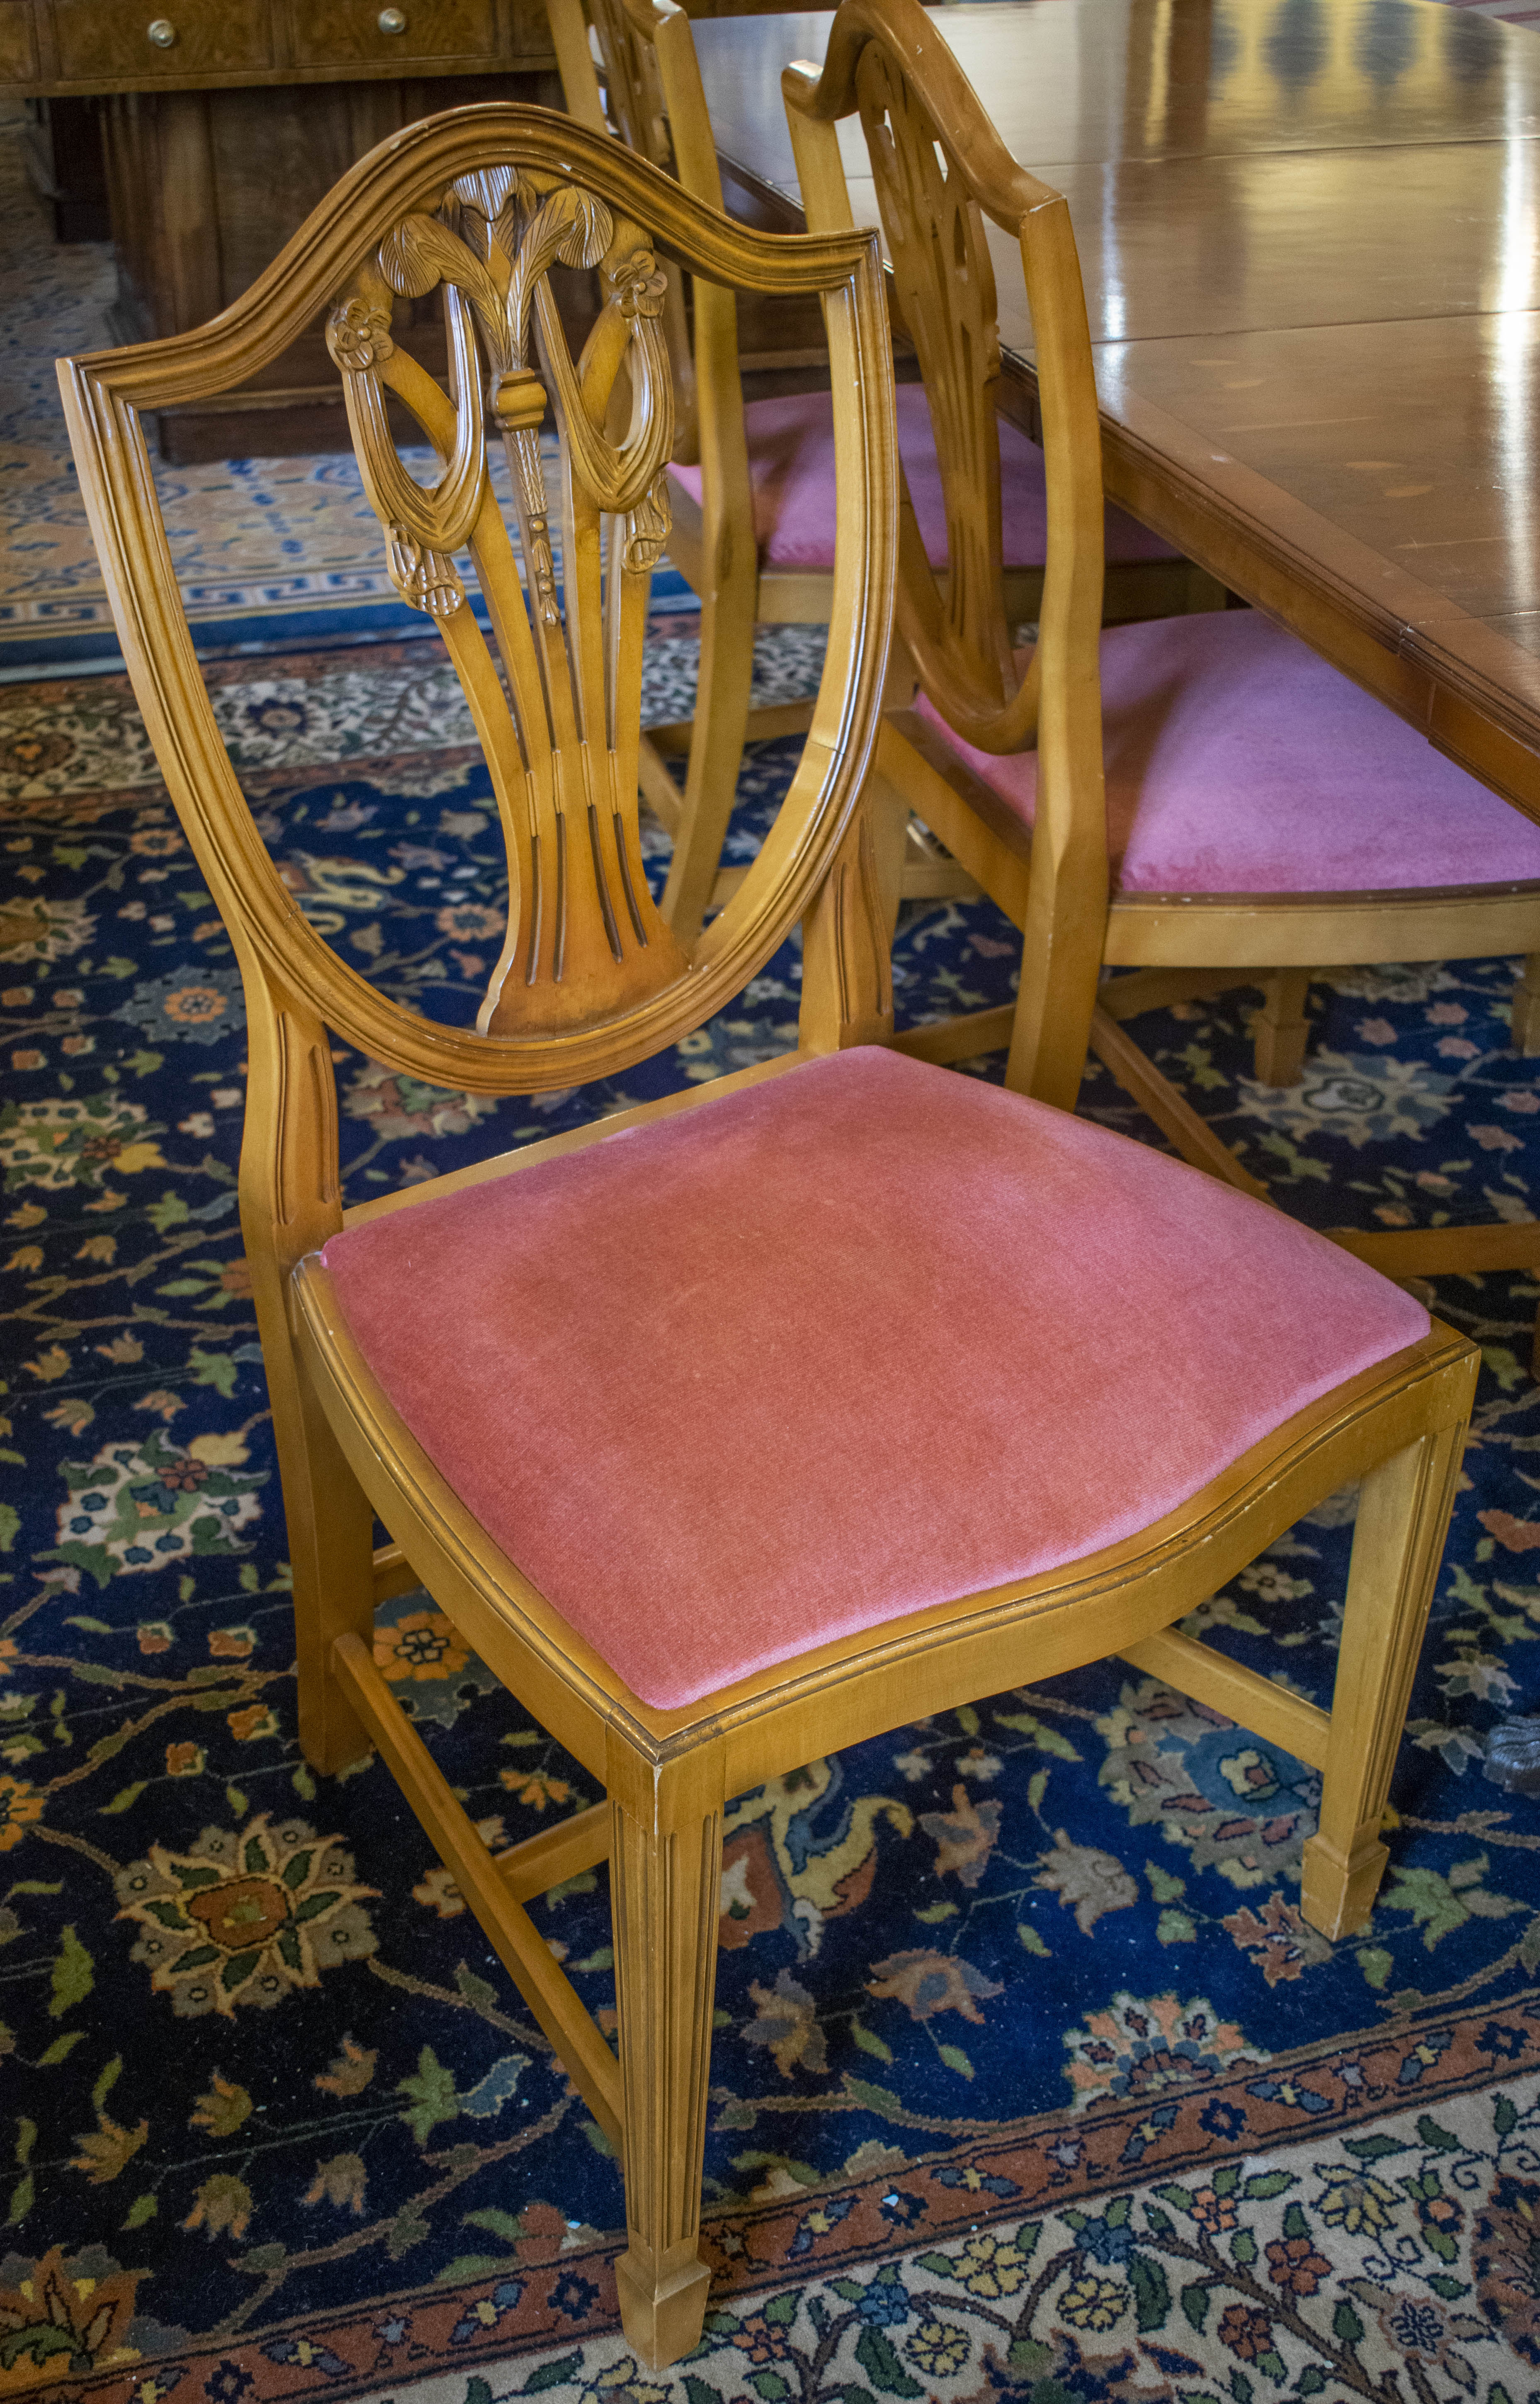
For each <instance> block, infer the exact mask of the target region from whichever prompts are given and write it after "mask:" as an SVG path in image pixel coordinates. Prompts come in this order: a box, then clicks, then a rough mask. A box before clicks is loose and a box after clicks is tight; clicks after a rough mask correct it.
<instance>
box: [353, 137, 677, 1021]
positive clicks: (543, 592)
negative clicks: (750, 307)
mask: <svg viewBox="0 0 1540 2404" xmlns="http://www.w3.org/2000/svg"><path fill="white" fill-rule="evenodd" d="M558 264H561V265H562V266H566V267H572V268H587V269H594V270H597V271H598V274H599V281H600V290H601V294H602V297H603V304H604V305H603V307H602V309H601V311H600V314H599V316H598V319H597V321H596V323H595V325H594V327H593V330H592V332H591V333H590V337H589V339H588V341H587V342H586V343H585V345H584V347H583V352H582V356H580V358H578V359H577V360H576V362H575V361H574V359H573V357H572V354H571V351H570V350H569V348H568V345H567V340H566V335H565V333H564V331H563V328H562V320H561V316H560V314H559V313H558V310H557V305H556V301H555V297H554V295H553V293H552V291H551V287H550V282H549V271H550V270H551V268H552V267H553V266H556V265H558ZM667 288H668V287H667V282H666V278H665V275H664V272H663V270H662V269H661V267H660V266H659V262H658V259H657V258H656V257H655V255H654V252H653V250H652V247H651V245H650V243H649V241H648V238H647V236H646V234H645V231H643V230H642V229H641V228H639V227H638V226H636V225H634V224H631V223H629V222H626V221H624V220H617V218H616V217H615V215H614V213H613V212H612V211H611V210H610V209H609V208H608V207H606V205H605V204H604V202H603V201H600V200H598V199H596V198H594V196H593V195H592V194H591V193H589V192H585V191H583V190H581V189H576V188H574V187H572V186H570V185H564V184H561V183H558V182H557V181H556V180H555V179H554V178H553V177H549V176H542V175H529V174H525V173H522V172H520V171H519V170H517V169H515V168H512V167H497V168H492V169H488V170H484V171H482V172H480V173H478V174H476V175H465V176H463V177H461V178H460V179H459V181H457V182H456V183H454V184H452V185H451V187H450V189H448V191H447V192H446V193H445V194H444V197H443V200H442V203H440V205H439V208H438V210H437V214H435V215H428V214H426V213H425V212H423V213H416V214H413V215H412V216H410V217H404V218H402V219H401V221H400V222H399V223H398V224H397V225H396V226H395V228H394V230H393V231H391V232H390V233H389V234H388V235H387V236H386V237H385V239H384V240H383V241H382V242H381V243H380V244H379V245H378V246H377V247H376V249H375V250H374V252H373V253H372V255H371V257H370V258H369V259H368V260H367V261H366V263H365V265H364V266H363V267H362V268H360V270H359V271H358V273H357V274H356V275H355V276H354V279H353V282H352V284H351V285H350V287H348V288H347V290H345V291H344V292H342V293H340V295H339V296H338V298H337V300H336V301H335V303H334V305H333V307H332V310H331V314H330V316H329V319H328V322H327V328H326V341H327V346H328V348H329V350H330V352H331V356H332V358H333V360H334V361H335V363H336V365H337V367H338V369H339V370H340V374H341V377H342V384H343V391H344V396H345V398H346V401H347V409H348V421H349V425H350V427H351V429H352V434H353V441H354V451H355V453H356V454H357V458H358V465H359V470H360V473H361V475H362V477H363V482H364V489H365V492H366V494H367V495H368V500H369V504H370V506H371V508H372V509H373V510H374V512H375V514H376V516H377V517H378V518H379V520H380V523H381V526H382V530H383V533H384V538H385V548H386V560H387V565H388V567H389V571H390V576H391V580H392V582H393V583H394V584H395V588H396V590H397V592H398V593H400V594H401V596H402V598H403V599H404V600H406V601H407V602H409V604H410V605H411V607H412V608H417V609H422V610H423V611H425V612H426V613H427V614H428V615H429V616H430V617H431V618H432V619H433V620H434V621H435V622H436V624H437V627H438V630H439V633H440V635H441V636H442V637H443V640H444V642H445V645H446V647H447V648H448V650H449V652H450V656H451V659H452V661H453V663H454V666H455V669H456V672H457V674H458V676H459V678H460V682H461V686H462V688H463V690H464V692H465V698H466V700H467V702H468V704H469V706H470V709H471V713H472V716H473V718H474V719H475V721H476V726H477V732H478V734H479V737H480V741H481V745H482V748H483V750H484V752H485V755H486V761H487V767H488V771H489V774H490V776H491V778H492V782H493V790H494V792H495V794H496V797H497V804H498V809H499V812H500V815H501V818H502V825H503V833H504V840H505V843H506V848H507V856H508V881H509V894H508V923H507V933H506V940H505V943H504V944H503V948H502V952H501V955H500V957H499V958H498V962H497V965H496V967H495V969H494V970H493V974H492V977H491V980H490V982H489V985H488V988H487V994H486V998H485V999H484V1001H483V1002H482V1005H481V1009H480V1011H479V1015H478V1019H477V1026H478V1027H479V1030H480V1032H481V1033H483V1034H504V1033H509V1034H511V1033H514V1032H516V1031H518V1032H524V1033H528V1032H535V1031H538V1030H540V1029H543V1028H556V1027H572V1026H580V1025H585V1024H590V1023H594V1022H597V1021H598V1020H599V1019H601V1018H603V1017H605V1016H608V1015H610V1014H612V1013H614V1012H615V1011H616V1010H617V1008H623V1007H625V1006H626V1005H627V1004H628V1003H635V1002H639V1001H641V1000H643V999H645V998H646V997H647V996H648V995H649V994H651V993H653V992H655V991H657V990H659V988H660V987H661V986H663V985H667V984H669V983H671V982H672V981H673V979H674V978H675V977H677V976H678V975H679V974H680V973H681V972H682V971H683V969H684V966H685V962H684V959H683V957H682V955H681V953H680V951H679V949H678V946H677V944H676V943H675V942H674V939H673V936H672V934H671V933H670V932H669V929H667V927H666V926H665V925H664V923H663V921H662V920H661V919H660V918H659V915H658V914H657V912H656V911H655V909H654V907H653V904H652V901H651V899H650V897H649V895H648V892H647V888H646V883H645V878H644V875H643V873H642V860H641V851H640V846H639V842H638V834H637V784H636V751H637V729H638V725H639V720H640V708H641V673H642V637H643V622H644V617H645V608H646V596H647V579H648V575H649V572H650V570H651V568H652V567H653V566H655V565H656V563H657V561H658V558H659V554H660V553H661V552H662V549H663V546H664V543H665V542H666V540H667V538H668V533H669V510H668V498H667V493H668V486H667V477H666V468H667V462H668V459H669V455H670V453H671V451H672V449H673V438H674V405H673V379H672V376H671V373H670V367H669V358H668V351H667V346H666V344H665V342H664V340H663V335H662V330H661V327H660V324H659V319H660V316H661V313H662V310H663V306H664V300H665V295H666V292H667ZM435 289H439V290H441V293H442V305H443V311H444V325H445V334H446V340H447V347H448V361H449V377H448V382H449V392H448V396H447V397H446V395H445V393H444V391H443V390H442V389H441V388H440V386H439V385H438V384H437V383H436V382H435V381H434V379H433V377H432V376H430V375H429V374H428V372H427V370H425V369H424V368H423V366H422V365H421V364H420V363H419V361H417V360H416V359H415V358H413V356H411V354H410V352H409V351H408V350H407V349H406V348H405V347H404V345H403V342H402V341H401V339H400V336H399V333H398V332H397V330H396V329H395V325H394V319H393V312H394V309H395V303H396V301H400V300H408V301H415V300H421V299H423V297H424V296H425V295H427V294H429V293H431V292H433V291H434V290H435ZM387 393H390V394H394V395H395V398H397V399H398V400H399V401H401V402H403V403H404V404H405V406H406V408H407V409H408V410H409V412H411V414H412V415H413V416H414V417H415V418H416V420H417V422H418V424H419V425H420V426H422V427H423V432H424V433H425V434H426V436H427V437H428V440H430V442H431V443H432V444H433V446H434V448H435V450H436V451H437V454H438V458H439V461H440V464H441V467H442V471H443V472H442V474H441V475H440V476H439V478H438V481H437V482H436V483H435V484H434V485H432V486H431V488H430V487H426V486H424V485H423V484H420V483H419V482H417V481H416V480H415V478H414V477H413V476H412V475H411V474H410V473H409V471H408V469H407V468H406V467H405V465H404V464H403V462H402V460H401V457H400V455H399V454H398V452H397V450H396V447H395V439H394V437H393V435H392V432H391V428H390V424H389V419H388V416H387V399H386V396H387ZM548 405H549V406H550V407H551V409H552V411H553V413H554V418H555V429H556V434H557V438H558V440H557V451H558V457H557V459H556V460H555V461H552V460H550V459H548V456H547V454H546V453H545V451H544V450H543V448H542V443H541V432H542V428H543V426H544V425H545V420H546V413H547V408H548ZM493 426H494V427H495V428H496V429H497V431H498V433H499V434H500V435H501V437H502V440H503V444H504V448H505V451H506V455H507V461H508V467H509V470H510V475H511V481H512V487H513V514H514V519H515V523H516V527H517V533H518V550H517V552H515V549H514V545H513V543H512V541H511V540H510V537H509V530H508V527H507V526H506V524H505V523H504V519H503V515H502V512H501V510H500V509H499V507H498V505H497V502H496V500H495V498H494V496H493V488H492V480H491V477H490V475H489V473H488V468H487V459H486V445H487V439H488V433H489V430H490V428H491V427H493ZM553 468H554V471H555V472H554V475H553V474H552V473H551V470H552V469H553ZM552 483H554V484H555V487H556V490H555V494H554V512H553V496H552V493H551V491H550V489H549V488H550V485H551V484H552ZM467 551H468V552H469V554H470V560H471V563H472V566H473V567H474V570H475V575H476V580H477V581H478V583H479V586H480V589H481V593H482V594H483V596H484V598H485V601H486V604H487V611H488V615H489V617H490V618H491V621H492V629H493V642H494V644H495V656H494V653H493V648H492V646H491V645H489V643H488V640H487V637H486V636H485V635H484V634H483V632H482V630H481V628H480V626H479V624H478V622H477V618H476V615H475V612H474V611H473V610H472V609H471V608H469V607H468V606H467V604H466V594H465V577H464V573H463V570H462V567H461V566H460V565H459V562H460V561H462V560H463V558H464V555H465V552H467ZM559 563H560V565H559Z"/></svg>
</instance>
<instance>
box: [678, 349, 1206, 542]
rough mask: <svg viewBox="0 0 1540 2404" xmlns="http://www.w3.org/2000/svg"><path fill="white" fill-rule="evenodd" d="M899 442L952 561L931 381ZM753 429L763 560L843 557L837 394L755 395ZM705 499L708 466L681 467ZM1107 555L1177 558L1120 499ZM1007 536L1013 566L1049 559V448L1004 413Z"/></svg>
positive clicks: (903, 406)
mask: <svg viewBox="0 0 1540 2404" xmlns="http://www.w3.org/2000/svg"><path fill="white" fill-rule="evenodd" d="M896 398H897V404H898V449H899V453H900V454H901V456H902V458H903V462H904V473H905V475H906V477H907V478H908V480H909V497H910V499H911V500H912V501H913V503H914V514H915V517H916V518H917V520H918V521H919V525H920V532H921V534H922V535H923V538H924V544H925V555H926V557H927V558H928V559H929V561H930V564H931V566H933V567H945V566H946V564H947V515H946V510H945V509H944V508H943V506H942V501H941V475H940V470H939V468H937V467H936V442H935V438H934V437H933V435H932V432H931V423H930V412H929V409H928V408H927V406H926V402H925V390H924V386H923V384H900V385H899V386H898V390H897V395H896ZM743 419H744V425H745V426H746V428H747V432H748V443H749V479H750V482H752V484H753V486H754V527H755V534H756V537H757V538H758V543H759V564H760V566H761V567H806V568H829V567H832V566H834V527H835V515H836V512H835V483H834V403H833V401H832V399H831V398H830V397H829V395H828V394H827V393H826V392H799V393H793V394H790V395H789V396H787V397H786V398H783V399H779V400H753V401H750V403H749V405H748V407H747V408H746V409H745V411H744V412H743ZM669 473H670V475H671V476H673V477H675V478H676V479H677V480H678V482H679V483H680V484H681V485H683V487H684V489H685V491H686V492H687V493H688V494H689V496H690V497H691V499H692V500H693V501H695V502H696V504H697V505H698V506H699V503H700V499H701V470H700V468H670V470H669ZM1106 516H1107V557H1108V558H1109V559H1110V560H1115V561H1117V562H1119V563H1122V562H1125V561H1128V560H1134V559H1173V558H1175V556H1176V553H1175V552H1173V551H1172V548H1171V546H1170V544H1169V543H1165V542H1162V541H1161V539H1160V538H1159V536H1158V535H1154V534H1151V533H1150V532H1149V530H1148V528H1147V527H1145V526H1142V525H1140V524H1137V523H1136V521H1135V520H1134V519H1132V518H1131V517H1126V516H1125V515H1124V513H1123V511H1122V510H1119V509H1116V508H1114V507H1112V506H1111V505H1110V504H1109V506H1108V509H1107V513H1106ZM1000 517H1001V529H1000V530H1001V538H1002V540H1003V542H1004V545H1005V564H1006V566H1007V567H1041V566H1042V565H1043V561H1044V558H1045V556H1046V554H1047V526H1048V512H1047V486H1046V483H1045V482H1044V474H1043V454H1042V453H1041V451H1040V450H1039V449H1038V448H1037V445H1036V444H1035V442H1029V441H1028V440H1027V438H1026V436H1025V435H1024V434H1022V433H1020V431H1019V430H1018V428H1017V427H1016V426H1007V425H1006V423H1005V422H1004V421H1003V420H1002V422H1001V426H1000Z"/></svg>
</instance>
